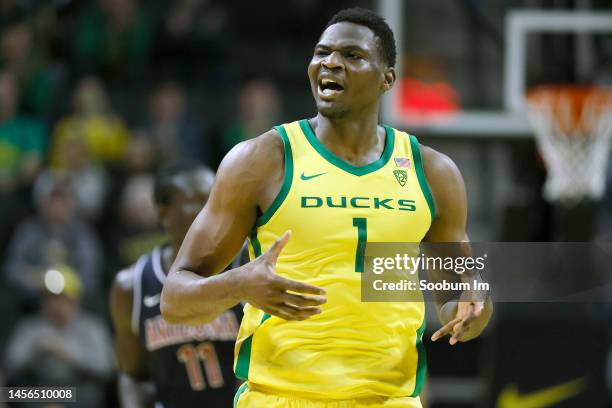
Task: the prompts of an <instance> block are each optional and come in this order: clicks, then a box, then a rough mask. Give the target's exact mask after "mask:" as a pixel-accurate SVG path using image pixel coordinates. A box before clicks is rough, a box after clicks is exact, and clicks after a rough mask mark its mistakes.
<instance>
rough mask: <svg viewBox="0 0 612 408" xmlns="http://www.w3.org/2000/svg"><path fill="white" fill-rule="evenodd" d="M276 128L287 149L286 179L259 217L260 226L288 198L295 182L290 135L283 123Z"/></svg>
mask: <svg viewBox="0 0 612 408" xmlns="http://www.w3.org/2000/svg"><path fill="white" fill-rule="evenodd" d="M274 129H275V130H276V131H277V132H278V133H280V136H281V139H282V140H283V147H284V149H283V150H284V151H285V179H284V181H283V185H282V187H281V189H280V191H279V192H278V195H277V196H276V198H274V201H272V204H271V205H270V208H268V209H267V210H266V212H264V213H263V214H262V215H261V217H259V218H258V219H257V222H256V224H255V225H256V226H258V227H260V226H262V225H264V224H265V223H267V222H268V221H270V218H272V216H273V215H274V213H275V212H276V210H278V208H279V207H280V206H281V204H282V203H283V201H285V198H287V194H289V190H290V189H291V183H292V182H293V154H292V152H291V143H290V142H289V136H287V131H286V130H285V127H284V126H282V125H281V126H274Z"/></svg>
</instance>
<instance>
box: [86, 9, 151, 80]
mask: <svg viewBox="0 0 612 408" xmlns="http://www.w3.org/2000/svg"><path fill="white" fill-rule="evenodd" d="M138 3H139V2H138V1H137V0H99V1H97V4H96V5H95V6H94V7H93V8H91V9H90V10H88V11H87V12H86V13H84V14H83V15H82V16H81V17H80V19H79V21H78V23H77V31H76V35H75V48H76V57H77V60H78V64H79V65H80V66H81V70H82V72H88V73H91V72H94V73H104V74H106V75H105V76H106V77H108V78H116V77H120V78H124V77H125V76H126V74H127V75H128V76H131V77H135V75H137V74H138V72H139V71H140V69H141V68H143V67H145V66H146V63H147V62H148V59H149V54H150V53H151V48H152V43H153V41H152V40H153V26H152V22H151V20H150V19H149V17H148V16H147V15H146V14H145V13H144V12H143V10H142V9H141V8H140V6H139V4H138Z"/></svg>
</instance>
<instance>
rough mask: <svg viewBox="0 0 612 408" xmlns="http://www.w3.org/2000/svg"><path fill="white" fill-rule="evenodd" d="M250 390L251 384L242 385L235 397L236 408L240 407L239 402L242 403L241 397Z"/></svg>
mask: <svg viewBox="0 0 612 408" xmlns="http://www.w3.org/2000/svg"><path fill="white" fill-rule="evenodd" d="M248 389H249V383H246V382H245V383H242V385H241V386H240V387H239V388H238V391H236V395H234V404H233V405H234V408H236V407H238V401H240V397H241V396H242V394H244V392H245V391H247V390H248Z"/></svg>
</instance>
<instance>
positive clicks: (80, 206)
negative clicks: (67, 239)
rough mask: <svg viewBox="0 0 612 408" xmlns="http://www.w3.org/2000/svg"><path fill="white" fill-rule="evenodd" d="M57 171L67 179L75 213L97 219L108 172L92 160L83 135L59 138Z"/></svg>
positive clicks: (101, 205) (107, 180) (102, 204)
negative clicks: (81, 136)
mask: <svg viewBox="0 0 612 408" xmlns="http://www.w3.org/2000/svg"><path fill="white" fill-rule="evenodd" d="M58 144H59V145H58V146H57V149H58V152H59V153H58V154H59V157H60V160H58V163H59V164H58V167H57V168H56V170H57V171H60V172H61V173H63V174H64V175H65V177H66V179H67V180H68V181H69V183H70V187H71V191H72V197H73V199H74V203H75V205H76V210H77V213H78V214H79V215H80V216H82V217H84V218H86V219H87V220H88V221H90V222H95V221H97V219H98V217H99V216H100V213H101V211H102V210H103V208H104V204H105V202H106V196H107V192H108V189H109V176H108V174H107V172H106V171H105V170H104V168H103V167H101V166H99V165H96V164H95V163H93V162H92V160H91V158H90V154H89V149H88V147H87V144H86V142H85V140H84V139H82V138H75V137H67V138H63V139H61V140H59V141H58Z"/></svg>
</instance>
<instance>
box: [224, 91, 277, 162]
mask: <svg viewBox="0 0 612 408" xmlns="http://www.w3.org/2000/svg"><path fill="white" fill-rule="evenodd" d="M239 109H240V117H239V120H238V122H237V123H236V124H235V125H234V126H233V127H231V128H229V129H228V130H227V131H226V132H225V134H224V135H223V147H224V149H225V151H226V152H227V151H228V150H230V149H231V148H232V147H234V145H236V144H237V143H240V142H242V141H243V140H247V139H250V138H252V137H255V136H259V135H260V134H262V133H264V132H266V131H268V130H270V129H271V128H272V126H274V125H276V124H277V123H276V122H277V121H278V120H279V118H280V115H281V101H280V96H279V94H278V90H277V89H276V86H275V85H274V84H273V83H272V82H269V81H266V80H261V79H255V80H252V81H250V82H248V83H247V84H246V85H245V86H244V87H243V88H242V90H241V91H240V96H239Z"/></svg>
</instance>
